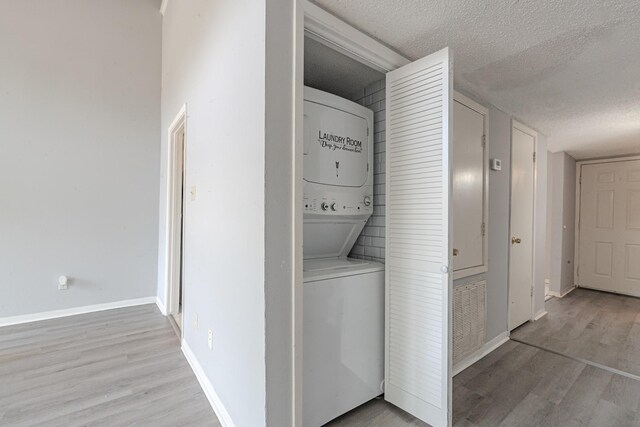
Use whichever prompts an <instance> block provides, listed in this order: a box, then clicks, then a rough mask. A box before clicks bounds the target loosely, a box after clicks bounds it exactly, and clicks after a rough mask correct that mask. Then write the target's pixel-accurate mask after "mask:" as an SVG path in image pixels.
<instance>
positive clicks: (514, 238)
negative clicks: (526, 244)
mask: <svg viewBox="0 0 640 427" xmlns="http://www.w3.org/2000/svg"><path fill="white" fill-rule="evenodd" d="M515 243H522V239H521V238H519V237H512V238H511V244H512V245H513V244H515Z"/></svg>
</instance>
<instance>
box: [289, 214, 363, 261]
mask: <svg viewBox="0 0 640 427" xmlns="http://www.w3.org/2000/svg"><path fill="white" fill-rule="evenodd" d="M365 224H366V220H363V219H362V218H358V219H347V218H339V217H333V218H329V219H308V218H305V219H304V221H303V227H302V228H303V233H304V238H303V254H304V259H315V258H338V257H346V256H347V255H349V252H351V248H353V245H354V244H355V242H356V239H357V238H358V236H359V235H360V232H361V231H362V229H363V228H364V226H365Z"/></svg>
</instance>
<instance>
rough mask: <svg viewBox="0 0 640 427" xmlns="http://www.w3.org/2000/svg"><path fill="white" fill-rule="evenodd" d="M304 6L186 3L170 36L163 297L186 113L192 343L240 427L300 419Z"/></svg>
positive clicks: (171, 9)
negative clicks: (173, 179)
mask: <svg viewBox="0 0 640 427" xmlns="http://www.w3.org/2000/svg"><path fill="white" fill-rule="evenodd" d="M293 7H294V3H293V2H289V1H288V0H279V1H275V0H274V1H273V2H271V1H270V2H269V4H267V2H265V1H255V0H221V1H216V2H211V1H208V0H189V1H186V0H184V1H183V0H175V1H170V2H169V3H168V7H167V10H166V12H165V15H164V20H163V25H162V159H161V162H160V164H161V175H160V177H161V190H160V206H159V209H160V230H159V238H160V251H159V252H158V259H159V269H158V275H159V280H158V289H157V290H158V297H159V298H160V300H162V301H163V300H164V297H165V292H164V284H165V283H164V282H165V277H164V269H165V260H164V246H165V240H166V238H165V233H166V206H165V205H166V191H167V176H166V169H167V166H166V165H167V144H168V140H167V139H168V137H167V130H168V127H169V125H170V123H171V122H172V121H173V119H174V117H175V116H176V114H177V113H178V111H179V110H180V108H181V107H182V105H183V104H186V110H187V120H186V138H185V139H186V155H185V158H186V167H185V174H186V176H185V185H184V186H185V189H186V192H187V194H188V193H189V192H190V191H191V190H192V189H193V188H195V190H196V191H195V194H196V197H195V200H193V199H192V198H190V197H189V198H187V199H186V201H185V205H184V243H183V245H184V246H183V263H184V264H183V292H184V297H183V312H184V321H183V346H184V347H185V348H188V349H189V350H190V353H191V354H192V355H193V357H192V358H193V359H194V363H195V364H197V365H198V367H199V368H201V369H196V371H200V372H201V373H202V375H201V377H200V380H201V381H204V382H205V383H206V384H207V385H208V387H205V389H208V390H210V392H211V393H215V395H216V396H214V398H213V399H212V400H214V402H215V401H217V402H219V407H218V408H217V409H218V410H219V411H221V412H222V413H223V416H222V417H221V418H222V419H226V420H231V421H229V422H230V423H233V424H235V425H236V426H238V427H241V426H263V425H265V424H267V423H268V424H269V425H289V424H291V422H290V421H291V417H292V413H293V408H292V387H293V378H292V369H291V366H292V351H293V350H292V345H291V342H292V337H293V329H292V325H291V323H292V322H291V320H292V315H291V314H292V303H293V297H292V290H293V259H294V256H295V251H294V249H293V248H294V243H293V226H294V225H293V224H292V222H293V221H292V218H293V215H294V209H293V197H294V188H293V184H294V179H293V175H292V173H293V172H292V171H293V167H294V162H293V156H294V149H293V114H292V108H293V106H292V102H293V98H294V97H293V75H292V73H291V70H290V69H289V66H288V65H286V63H291V64H293V48H294V46H293V35H294V31H293V29H292V25H293V23H294V20H293V19H292V13H293ZM278 61H280V62H279V63H278ZM163 302H164V301H163ZM196 317H197V319H198V320H197V323H196V321H195V319H196ZM209 329H210V330H211V331H212V333H213V349H209V347H208V344H207V332H208V330H209ZM216 404H218V403H216Z"/></svg>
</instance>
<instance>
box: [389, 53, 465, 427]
mask: <svg viewBox="0 0 640 427" xmlns="http://www.w3.org/2000/svg"><path fill="white" fill-rule="evenodd" d="M451 75H452V67H451V63H450V53H449V50H448V49H443V50H441V51H439V52H436V53H434V54H433V55H429V56H427V57H425V58H422V59H420V60H418V61H415V62H413V63H411V64H408V65H406V66H403V67H401V68H399V69H396V70H394V71H392V72H390V73H388V74H387V88H386V92H387V93H386V98H387V121H386V125H387V157H386V165H387V183H386V186H387V187H386V188H387V192H386V194H387V215H386V227H387V228H386V230H387V239H386V301H385V305H386V307H385V399H386V400H387V401H389V402H391V403H393V404H394V405H396V406H398V407H400V408H402V409H404V410H405V411H407V412H409V413H411V414H413V415H414V416H416V417H418V418H420V419H422V420H423V421H425V422H427V423H429V424H431V425H433V426H445V425H448V424H449V423H450V422H451V370H450V369H451V340H450V339H449V335H450V331H451V316H450V313H451V302H450V301H451V298H450V291H451V289H452V282H451V275H450V274H449V266H450V256H451V255H450V254H451V250H450V246H449V242H450V241H451V227H450V222H451V221H450V212H449V205H450V199H451V176H450V166H449V159H450V154H451V152H450V144H449V135H450V118H451V108H452V88H451V82H452V81H451Z"/></svg>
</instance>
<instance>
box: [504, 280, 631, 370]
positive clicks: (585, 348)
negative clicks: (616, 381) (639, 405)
mask: <svg viewBox="0 0 640 427" xmlns="http://www.w3.org/2000/svg"><path fill="white" fill-rule="evenodd" d="M546 309H547V312H548V314H547V315H546V316H545V317H543V318H542V319H540V320H538V321H537V322H529V323H526V324H524V325H523V326H521V327H520V328H518V329H516V330H515V331H513V332H512V333H511V337H512V338H514V339H516V340H518V341H522V342H525V343H528V344H533V345H537V346H540V347H543V348H546V349H549V350H552V351H556V352H559V353H562V354H567V355H570V356H572V357H576V358H579V359H584V360H587V361H591V362H595V363H599V364H602V365H605V366H609V367H612V368H615V369H619V370H621V371H624V372H628V373H631V374H634V375H638V376H640V298H634V297H628V296H624V295H617V294H611V293H607V292H599V291H592V290H588V289H582V288H578V289H576V290H574V291H573V292H571V293H569V294H568V295H567V296H565V297H564V298H552V299H550V300H549V301H547V302H546Z"/></svg>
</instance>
